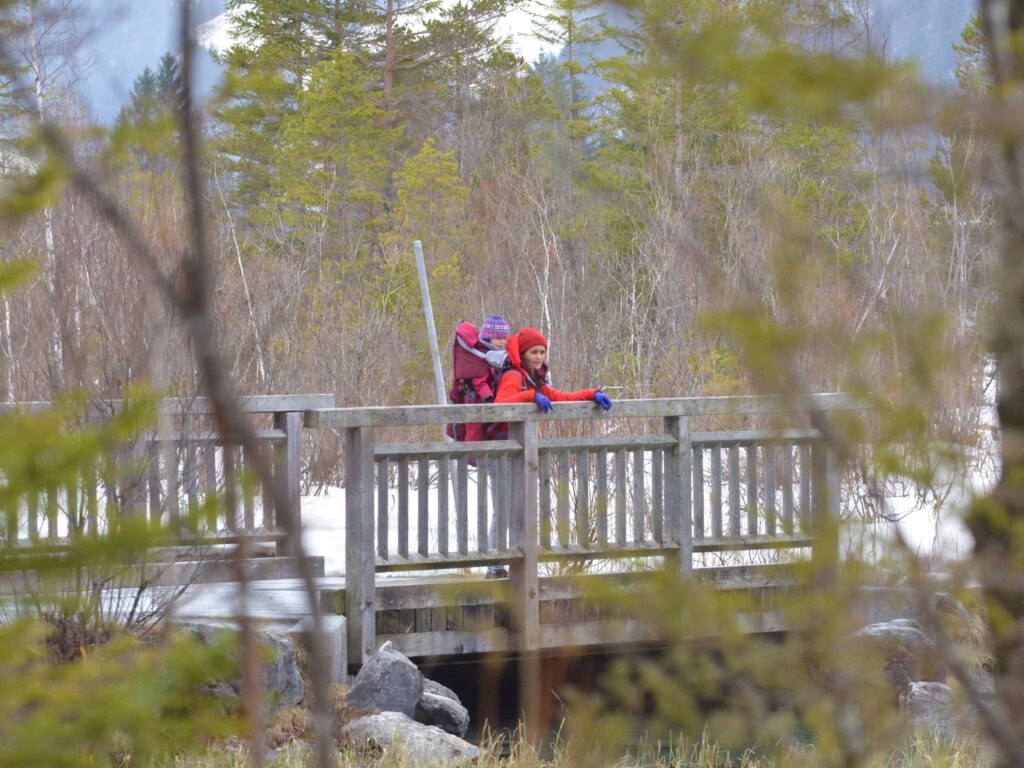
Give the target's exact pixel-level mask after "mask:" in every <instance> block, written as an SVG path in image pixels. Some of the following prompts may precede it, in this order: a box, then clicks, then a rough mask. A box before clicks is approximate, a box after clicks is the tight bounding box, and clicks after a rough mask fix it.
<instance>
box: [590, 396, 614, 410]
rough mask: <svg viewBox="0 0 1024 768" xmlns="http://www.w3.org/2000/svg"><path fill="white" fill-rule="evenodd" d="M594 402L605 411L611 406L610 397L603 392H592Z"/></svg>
mask: <svg viewBox="0 0 1024 768" xmlns="http://www.w3.org/2000/svg"><path fill="white" fill-rule="evenodd" d="M594 402H595V403H597V404H598V405H600V406H601V407H602V408H604V409H605V410H606V411H607V410H608V409H609V408H611V407H612V399H611V398H610V397H608V395H606V394H605V393H604V392H596V393H594Z"/></svg>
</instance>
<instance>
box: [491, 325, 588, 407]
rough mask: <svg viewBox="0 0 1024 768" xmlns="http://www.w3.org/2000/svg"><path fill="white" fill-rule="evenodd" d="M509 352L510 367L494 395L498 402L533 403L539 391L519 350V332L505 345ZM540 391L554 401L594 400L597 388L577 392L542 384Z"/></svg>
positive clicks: (502, 376) (495, 400) (503, 375)
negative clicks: (532, 382) (530, 382)
mask: <svg viewBox="0 0 1024 768" xmlns="http://www.w3.org/2000/svg"><path fill="white" fill-rule="evenodd" d="M505 350H506V351H507V352H508V360H509V364H510V367H509V368H506V369H505V372H504V373H503V374H502V375H501V380H500V381H499V382H498V391H497V393H496V394H495V395H494V402H496V403H532V402H534V399H533V396H534V393H535V392H537V390H536V389H534V388H533V387H532V386H531V385H530V384H529V377H528V376H527V374H526V369H525V368H524V367H523V361H522V358H521V357H520V352H519V334H516V335H515V336H513V337H512V338H510V339H509V340H508V346H507V347H505ZM540 393H541V394H542V395H544V396H545V397H547V398H548V399H549V400H551V401H552V402H556V401H559V400H562V401H565V400H593V399H594V395H595V394H597V389H578V390H576V391H575V392H562V391H561V390H558V389H555V388H554V387H550V386H548V385H547V384H541V386H540Z"/></svg>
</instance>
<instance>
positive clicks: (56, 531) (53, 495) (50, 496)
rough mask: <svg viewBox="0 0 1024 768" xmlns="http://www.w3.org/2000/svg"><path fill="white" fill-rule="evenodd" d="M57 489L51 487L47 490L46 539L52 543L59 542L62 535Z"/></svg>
mask: <svg viewBox="0 0 1024 768" xmlns="http://www.w3.org/2000/svg"><path fill="white" fill-rule="evenodd" d="M58 501H59V500H58V496H57V487H56V486H53V485H51V486H49V487H48V488H47V489H46V501H45V506H46V537H47V538H48V539H49V540H50V541H57V538H58V537H59V535H60V523H59V522H58V518H59V516H60V507H59V504H58Z"/></svg>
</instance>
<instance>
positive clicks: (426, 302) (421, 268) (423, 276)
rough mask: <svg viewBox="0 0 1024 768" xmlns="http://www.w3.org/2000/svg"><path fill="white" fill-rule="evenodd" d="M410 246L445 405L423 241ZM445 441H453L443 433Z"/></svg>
mask: <svg viewBox="0 0 1024 768" xmlns="http://www.w3.org/2000/svg"><path fill="white" fill-rule="evenodd" d="M412 247H413V249H414V250H415V251H416V270H417V272H419V275H420V295H421V296H422V297H423V314H424V315H425V316H426V319H427V338H428V339H430V357H431V358H432V359H433V361H434V386H435V387H437V404H438V405H447V403H448V399H447V398H446V397H445V394H444V373H442V371H441V352H440V350H439V349H438V348H437V329H436V328H435V327H434V308H433V306H432V305H431V303H430V286H429V285H428V284H427V265H426V262H425V261H424V260H423V243H421V242H420V241H419V240H413V242H412ZM444 439H445V442H454V441H453V440H452V438H451V437H449V436H448V431H447V430H445V433H444ZM458 476H459V465H458V464H452V465H451V471H450V474H449V477H450V478H451V479H452V487H453V489H454V491H455V508H456V509H461V506H460V504H459V477H458Z"/></svg>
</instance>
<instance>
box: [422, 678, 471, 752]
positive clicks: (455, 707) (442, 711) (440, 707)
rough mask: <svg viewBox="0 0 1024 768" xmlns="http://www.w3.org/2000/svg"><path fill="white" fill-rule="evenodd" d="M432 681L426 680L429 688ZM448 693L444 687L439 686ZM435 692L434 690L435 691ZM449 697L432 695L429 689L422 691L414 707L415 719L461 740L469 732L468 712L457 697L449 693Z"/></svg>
mask: <svg viewBox="0 0 1024 768" xmlns="http://www.w3.org/2000/svg"><path fill="white" fill-rule="evenodd" d="M432 682H433V681H432V680H427V681H426V684H427V685H428V686H429V685H430V684H431V683H432ZM440 688H443V689H444V690H445V691H448V689H447V688H444V686H440ZM435 690H436V689H435ZM448 693H449V694H451V695H450V696H449V695H446V694H442V693H433V692H432V691H431V690H430V689H429V687H428V688H426V689H424V691H423V695H422V696H421V697H420V700H419V702H418V703H417V705H416V719H417V720H418V721H419V722H421V723H425V724H426V725H436V726H437V727H438V728H440V729H442V730H444V731H447V732H448V733H450V734H453V735H455V736H458V737H459V738H462V737H463V736H465V735H466V731H468V730H469V710H467V709H466V708H465V707H464V706H462V702H461V701H459V697H458V696H456V695H455V694H454V693H451V691H448Z"/></svg>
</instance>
